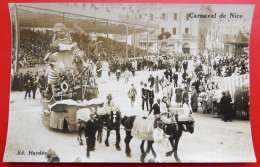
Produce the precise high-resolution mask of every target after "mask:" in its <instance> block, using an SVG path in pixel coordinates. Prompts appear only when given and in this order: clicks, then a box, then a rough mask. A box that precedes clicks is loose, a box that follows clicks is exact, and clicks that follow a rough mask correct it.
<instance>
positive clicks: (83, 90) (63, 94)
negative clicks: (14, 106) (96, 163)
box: [41, 23, 103, 131]
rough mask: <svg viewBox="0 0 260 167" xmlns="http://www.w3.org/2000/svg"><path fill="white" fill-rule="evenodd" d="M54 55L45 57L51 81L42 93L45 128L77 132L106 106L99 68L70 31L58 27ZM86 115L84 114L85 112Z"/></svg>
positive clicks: (55, 34)
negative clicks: (100, 94) (101, 96)
mask: <svg viewBox="0 0 260 167" xmlns="http://www.w3.org/2000/svg"><path fill="white" fill-rule="evenodd" d="M53 31H54V36H53V42H52V44H51V45H50V50H51V51H50V52H49V53H48V54H47V55H46V56H45V58H44V61H45V63H46V69H45V70H43V71H45V73H44V74H42V75H45V77H46V78H47V81H46V89H45V90H43V91H42V100H41V102H42V110H43V113H42V122H43V124H44V125H45V126H47V127H51V128H53V129H59V130H64V131H76V130H77V129H78V125H77V121H78V120H79V119H81V120H83V121H87V120H88V119H89V116H88V115H89V114H80V115H77V112H78V111H79V110H85V111H86V113H91V112H95V111H96V110H97V108H98V107H102V106H103V102H102V100H100V99H98V85H97V84H96V80H95V78H96V77H95V71H94V70H95V64H94V62H92V60H91V59H90V58H89V57H90V56H91V55H90V56H89V57H88V56H86V54H85V53H84V52H83V51H82V50H80V49H79V48H78V46H77V43H73V42H72V39H71V37H70V34H69V31H68V30H67V28H66V27H65V26H64V25H63V24H61V23H57V24H55V26H54V29H53ZM81 113H82V112H81Z"/></svg>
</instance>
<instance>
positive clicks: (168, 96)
mask: <svg viewBox="0 0 260 167" xmlns="http://www.w3.org/2000/svg"><path fill="white" fill-rule="evenodd" d="M166 90H167V98H168V104H169V105H171V102H172V96H173V88H172V86H171V83H170V82H168V84H167V87H166Z"/></svg>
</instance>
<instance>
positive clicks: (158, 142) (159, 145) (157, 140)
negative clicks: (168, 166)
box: [153, 121, 171, 162]
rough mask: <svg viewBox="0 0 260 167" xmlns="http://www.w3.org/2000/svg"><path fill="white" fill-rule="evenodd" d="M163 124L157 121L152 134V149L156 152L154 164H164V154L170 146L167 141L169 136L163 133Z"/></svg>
mask: <svg viewBox="0 0 260 167" xmlns="http://www.w3.org/2000/svg"><path fill="white" fill-rule="evenodd" d="M163 129H164V123H163V122H162V121H157V123H156V125H155V129H154V132H153V138H154V143H153V148H154V151H155V152H156V155H157V156H156V162H164V161H163V160H164V158H165V157H166V152H168V151H170V149H171V144H170V141H169V137H170V136H169V135H166V134H165V133H164V130H163Z"/></svg>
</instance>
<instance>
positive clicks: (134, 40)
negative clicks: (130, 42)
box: [134, 26, 136, 58]
mask: <svg viewBox="0 0 260 167" xmlns="http://www.w3.org/2000/svg"><path fill="white" fill-rule="evenodd" d="M135 34H136V26H134V58H135Z"/></svg>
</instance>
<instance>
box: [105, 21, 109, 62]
mask: <svg viewBox="0 0 260 167" xmlns="http://www.w3.org/2000/svg"><path fill="white" fill-rule="evenodd" d="M108 31H109V28H108V19H107V41H108ZM108 44H109V42H107V45H106V46H107V48H106V49H107V62H108Z"/></svg>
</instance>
